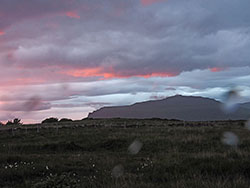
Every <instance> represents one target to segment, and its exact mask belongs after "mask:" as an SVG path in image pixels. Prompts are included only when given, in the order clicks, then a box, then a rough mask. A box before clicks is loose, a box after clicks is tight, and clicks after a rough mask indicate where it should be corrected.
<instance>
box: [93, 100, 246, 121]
mask: <svg viewBox="0 0 250 188" xmlns="http://www.w3.org/2000/svg"><path fill="white" fill-rule="evenodd" d="M242 106H244V104H242ZM242 106H241V107H239V109H238V110H237V111H236V112H234V113H231V114H226V113H225V112H223V110H222V103H221V102H218V101H216V100H214V99H209V98H204V97H194V96H181V95H176V96H173V97H168V98H166V99H162V100H155V101H147V102H141V103H135V104H133V105H130V106H114V107H103V108H101V109H99V110H96V111H94V112H92V113H90V114H89V116H88V117H89V118H117V117H119V118H138V119H141V118H166V119H180V120H190V121H206V120H228V119H232V120H237V119H249V117H250V103H248V104H247V103H246V105H245V106H244V107H242ZM248 107H249V109H248Z"/></svg>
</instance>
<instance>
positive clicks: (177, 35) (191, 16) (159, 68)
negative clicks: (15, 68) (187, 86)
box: [3, 0, 250, 77]
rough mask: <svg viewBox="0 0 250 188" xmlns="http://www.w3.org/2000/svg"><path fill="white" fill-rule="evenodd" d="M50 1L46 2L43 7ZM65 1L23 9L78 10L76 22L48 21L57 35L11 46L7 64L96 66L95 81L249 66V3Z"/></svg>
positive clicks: (40, 36) (47, 33) (50, 33)
mask: <svg viewBox="0 0 250 188" xmlns="http://www.w3.org/2000/svg"><path fill="white" fill-rule="evenodd" d="M6 2H7V1H6ZM8 2H9V1H8ZM50 2H51V1H49V2H48V1H44V2H43V3H42V4H43V5H42V7H45V6H46V5H47V6H48V5H49V4H50ZM56 2H57V1H56ZM70 2H71V1H62V3H61V4H60V6H58V7H56V8H55V5H54V3H55V2H53V3H52V6H51V7H50V8H49V9H48V10H46V11H42V10H43V8H42V7H40V8H39V6H38V5H39V3H41V2H40V1H39V3H34V5H32V4H29V5H27V6H28V7H30V6H34V8H33V9H38V11H37V12H38V13H37V14H41V15H42V14H45V15H48V14H50V12H53V10H54V11H55V12H57V11H59V12H60V11H64V12H65V11H66V7H67V5H68V4H69V7H67V8H68V10H71V9H72V10H76V11H77V14H79V17H80V19H77V20H76V21H70V19H68V18H67V16H65V17H59V18H58V20H57V19H56V18H53V19H54V21H56V20H57V22H58V24H59V25H60V26H59V28H60V29H59V30H57V31H56V32H54V31H44V35H43V34H42V33H39V34H38V37H37V38H36V37H34V39H29V40H20V41H16V42H15V44H18V47H17V48H16V50H14V52H13V53H12V56H11V57H10V59H9V61H10V62H15V64H16V65H21V66H22V67H25V68H37V67H39V68H40V67H53V68H54V69H55V70H57V69H59V68H62V67H64V68H65V69H73V70H79V69H86V68H96V67H100V68H101V70H100V71H99V72H98V74H99V75H101V74H104V73H109V74H113V75H114V74H116V76H114V77H126V76H135V75H149V74H152V73H169V74H170V75H177V74H179V73H181V72H182V71H192V70H194V69H207V68H214V67H219V68H225V67H237V66H248V65H249V59H250V55H249V53H248V49H249V48H250V37H249V26H250V16H248V15H249V14H250V13H249V11H248V8H247V7H249V6H247V5H250V3H249V1H245V0H243V1H235V0H232V1H192V0H191V1H180V0H177V1H173V0H169V1H163V2H158V3H155V4H151V5H149V6H146V7H144V6H141V5H140V3H139V1H128V2H126V3H124V2H121V1H119V2H117V1H109V2H108V3H100V4H97V2H96V1H91V2H89V1H78V2H76V1H72V2H71V4H70ZM57 3H58V2H57ZM5 4H7V3H5ZM14 4H15V3H14ZM55 4H56V3H55ZM76 5H78V7H76ZM5 6H6V5H5ZM20 6H21V5H20ZM22 6H26V5H22ZM3 7H4V6H3ZM7 7H8V6H7ZM86 7H88V8H86ZM222 8H223V9H222ZM85 9H86V10H85ZM19 11H20V10H19V9H17V12H19ZM112 11H118V12H119V11H120V12H119V13H120V14H119V15H112V14H111V12H112ZM39 12H40V13H39ZM21 13H22V11H20V14H21ZM116 13H117V12H116ZM27 14H28V15H32V14H34V13H32V12H31V13H27ZM117 14H118V13H117ZM24 17H25V16H24ZM35 22H36V19H34V21H33V22H32V21H31V22H30V24H31V25H32V24H34V23H35ZM24 24H25V23H24ZM13 27H15V26H13ZM55 34H56V37H55ZM6 55H8V54H6ZM90 76H91V75H90ZM92 76H96V75H95V74H93V75H92Z"/></svg>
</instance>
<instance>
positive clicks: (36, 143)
mask: <svg viewBox="0 0 250 188" xmlns="http://www.w3.org/2000/svg"><path fill="white" fill-rule="evenodd" d="M226 131H230V132H233V133H235V134H236V135H237V136H238V138H239V143H238V145H237V146H234V147H233V146H229V145H225V144H223V143H222V141H221V140H222V137H223V133H224V132H226ZM135 140H137V141H139V142H140V143H142V144H143V146H142V148H141V150H140V151H139V152H138V153H136V154H135V153H134V154H131V153H130V152H129V151H128V147H129V146H130V145H131V143H133V142H134V141H135ZM249 186H250V131H249V130H247V129H246V128H245V127H244V121H218V122H182V121H175V120H172V121H168V120H158V119H152V120H123V119H112V120H82V121H74V122H70V123H60V124H39V125H21V126H18V127H15V126H14V127H11V126H10V127H6V126H3V127H1V128H0V187H3V188H4V187H15V188H18V187H35V188H50V187H58V188H59V187H60V188H61V187H81V188H82V187H83V188H84V187H86V188H87V187H90V188H97V187H100V188H101V187H104V188H106V187H107V188H139V187H140V188H149V187H150V188H151V187H152V188H153V187H159V188H161V187H162V188H166V187H176V188H182V187H183V188H184V187H192V188H196V187H204V188H208V187H209V188H223V187H235V188H241V187H242V188H243V187H249Z"/></svg>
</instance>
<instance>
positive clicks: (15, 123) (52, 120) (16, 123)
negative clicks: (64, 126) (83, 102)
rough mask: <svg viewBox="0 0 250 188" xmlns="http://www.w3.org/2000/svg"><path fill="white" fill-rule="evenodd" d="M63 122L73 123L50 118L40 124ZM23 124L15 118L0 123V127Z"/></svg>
mask: <svg viewBox="0 0 250 188" xmlns="http://www.w3.org/2000/svg"><path fill="white" fill-rule="evenodd" d="M63 122H73V120H72V119H68V118H62V119H60V120H59V119H58V118H55V117H50V118H46V119H45V120H43V121H42V122H41V123H42V124H44V123H63ZM22 124H23V123H22V122H21V119H18V118H15V119H13V120H9V121H7V123H5V124H4V123H2V122H0V126H11V125H22Z"/></svg>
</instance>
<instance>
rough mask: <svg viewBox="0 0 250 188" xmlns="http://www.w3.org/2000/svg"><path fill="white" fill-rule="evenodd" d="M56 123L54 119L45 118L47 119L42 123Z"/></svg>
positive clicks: (56, 120)
mask: <svg viewBox="0 0 250 188" xmlns="http://www.w3.org/2000/svg"><path fill="white" fill-rule="evenodd" d="M57 122H58V119H57V118H54V117H51V118H47V119H45V120H43V121H42V123H57Z"/></svg>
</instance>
